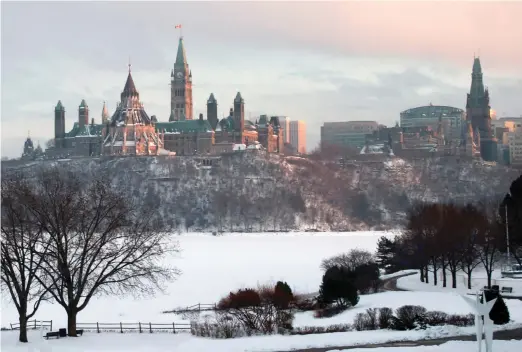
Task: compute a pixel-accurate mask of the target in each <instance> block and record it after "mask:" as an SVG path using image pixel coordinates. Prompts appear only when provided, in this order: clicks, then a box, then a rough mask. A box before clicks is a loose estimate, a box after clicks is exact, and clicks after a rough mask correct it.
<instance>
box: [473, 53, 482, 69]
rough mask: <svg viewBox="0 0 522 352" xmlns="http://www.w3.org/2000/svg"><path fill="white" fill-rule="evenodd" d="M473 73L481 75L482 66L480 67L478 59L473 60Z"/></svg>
mask: <svg viewBox="0 0 522 352" xmlns="http://www.w3.org/2000/svg"><path fill="white" fill-rule="evenodd" d="M473 73H482V66H481V65H480V57H476V58H475V59H474V60H473Z"/></svg>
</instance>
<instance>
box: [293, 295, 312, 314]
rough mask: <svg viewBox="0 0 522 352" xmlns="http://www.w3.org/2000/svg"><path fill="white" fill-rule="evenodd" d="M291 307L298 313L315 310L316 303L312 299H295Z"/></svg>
mask: <svg viewBox="0 0 522 352" xmlns="http://www.w3.org/2000/svg"><path fill="white" fill-rule="evenodd" d="M293 307H295V308H296V309H297V310H300V311H310V310H314V309H317V303H316V302H314V300H312V299H300V298H296V299H295V301H294V302H293Z"/></svg>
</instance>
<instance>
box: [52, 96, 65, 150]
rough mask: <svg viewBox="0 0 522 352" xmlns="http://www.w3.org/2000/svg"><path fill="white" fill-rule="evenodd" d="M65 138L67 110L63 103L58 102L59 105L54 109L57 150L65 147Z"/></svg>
mask: <svg viewBox="0 0 522 352" xmlns="http://www.w3.org/2000/svg"><path fill="white" fill-rule="evenodd" d="M64 138H65V108H64V107H63V105H62V101H61V100H58V104H56V107H55V108H54V145H55V148H63V147H64Z"/></svg>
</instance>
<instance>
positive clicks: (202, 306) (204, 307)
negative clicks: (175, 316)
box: [163, 303, 218, 313]
mask: <svg viewBox="0 0 522 352" xmlns="http://www.w3.org/2000/svg"><path fill="white" fill-rule="evenodd" d="M209 310H218V308H217V304H216V303H198V304H194V305H193V306H189V307H185V308H178V309H173V310H166V311H163V313H189V312H203V311H209Z"/></svg>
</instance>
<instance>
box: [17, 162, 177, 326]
mask: <svg viewBox="0 0 522 352" xmlns="http://www.w3.org/2000/svg"><path fill="white" fill-rule="evenodd" d="M119 187H122V186H119ZM123 187H124V185H123ZM123 193H125V192H123ZM27 198H28V199H30V201H29V204H30V206H29V209H30V211H31V212H32V214H33V215H34V216H35V218H36V219H37V222H38V225H39V226H41V227H42V229H43V230H44V231H45V233H46V234H47V236H48V237H49V241H50V243H51V244H50V251H49V253H47V254H46V255H45V253H39V255H40V258H41V259H42V262H43V265H42V269H43V272H44V277H45V278H46V280H41V279H40V280H39V281H40V283H41V284H42V285H44V286H45V287H46V288H47V289H48V291H49V293H50V294H51V295H52V297H53V298H54V299H55V300H56V302H57V303H58V304H60V305H61V306H62V307H63V308H64V309H65V311H66V312H67V318H68V334H69V336H76V316H77V314H78V312H80V311H82V310H83V309H85V307H87V305H88V303H89V301H90V300H91V298H92V297H94V296H95V295H103V294H108V295H110V294H113V295H115V294H127V293H132V294H152V293H154V291H155V290H156V289H161V288H162V283H163V281H164V280H169V279H173V278H174V277H175V276H176V275H177V274H178V271H177V270H176V269H174V268H170V267H166V266H164V265H162V264H161V262H160V261H161V260H162V259H163V257H164V256H165V255H166V254H168V253H172V252H174V251H176V250H177V246H176V245H174V244H173V243H172V241H171V240H169V239H168V238H167V236H168V235H167V234H166V233H162V232H158V231H156V230H155V229H154V228H153V227H152V224H151V221H150V220H151V219H152V214H153V212H154V211H155V209H154V208H152V207H143V206H140V205H139V204H134V202H132V201H130V200H129V199H126V198H125V197H123V196H121V195H120V193H119V192H118V189H115V188H114V186H111V185H110V184H109V183H108V182H106V180H103V179H90V180H88V181H81V180H80V179H79V178H78V177H77V176H76V175H75V174H72V173H67V172H66V171H64V170H62V169H52V170H43V171H42V172H41V173H40V175H38V177H37V180H36V187H35V189H34V190H33V191H32V192H27Z"/></svg>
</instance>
